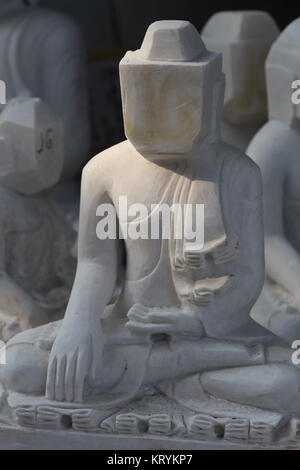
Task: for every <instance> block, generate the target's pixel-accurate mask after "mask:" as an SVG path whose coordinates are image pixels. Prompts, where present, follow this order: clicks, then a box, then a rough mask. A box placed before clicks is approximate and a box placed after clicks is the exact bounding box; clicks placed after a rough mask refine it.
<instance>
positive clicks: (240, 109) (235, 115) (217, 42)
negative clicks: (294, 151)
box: [202, 11, 279, 152]
mask: <svg viewBox="0 0 300 470" xmlns="http://www.w3.org/2000/svg"><path fill="white" fill-rule="evenodd" d="M278 35H279V28H278V27H277V25H276V23H275V21H274V20H273V18H272V17H271V16H270V15H269V13H266V12H264V11H222V12H219V13H216V14H215V15H213V16H212V17H211V18H210V19H209V21H208V22H207V24H206V25H205V27H204V29H203V31H202V39H203V41H204V44H205V45H206V47H207V48H208V49H209V50H211V51H213V52H216V53H222V54H223V70H224V73H225V76H226V90H225V105H224V108H223V120H222V138H223V140H224V141H225V142H227V143H229V144H231V145H234V146H235V147H237V148H239V149H240V150H242V151H243V152H245V151H246V149H247V147H248V145H249V142H250V141H251V139H252V138H253V136H254V135H255V134H256V132H257V131H258V130H259V129H260V127H261V126H262V125H263V124H264V123H265V122H266V121H267V94H266V85H265V73H264V66H265V60H266V57H267V54H268V52H269V50H270V47H271V45H272V43H273V42H274V41H275V39H276V38H277V36H278Z"/></svg>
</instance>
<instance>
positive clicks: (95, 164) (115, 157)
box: [82, 141, 132, 182]
mask: <svg viewBox="0 0 300 470" xmlns="http://www.w3.org/2000/svg"><path fill="white" fill-rule="evenodd" d="M131 159H132V148H131V145H130V144H129V142H128V141H124V142H121V143H119V144H117V145H114V146H113V147H110V148H108V149H106V150H104V151H102V152H100V153H98V155H96V156H95V157H93V158H92V159H91V160H90V161H89V162H88V163H87V164H86V165H85V167H84V169H83V172H82V178H83V179H87V178H88V179H90V180H92V179H94V178H96V179H97V181H98V182H99V181H100V182H104V181H105V180H108V179H109V180H112V178H114V179H115V178H117V177H118V175H119V174H120V173H121V174H122V175H123V176H124V171H126V169H127V171H128V168H130V167H129V166H128V165H130V163H131Z"/></svg>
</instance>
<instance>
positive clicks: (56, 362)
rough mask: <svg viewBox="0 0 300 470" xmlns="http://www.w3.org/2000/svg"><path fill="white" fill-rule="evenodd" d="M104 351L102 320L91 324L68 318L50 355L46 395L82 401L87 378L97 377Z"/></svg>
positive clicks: (59, 399)
mask: <svg viewBox="0 0 300 470" xmlns="http://www.w3.org/2000/svg"><path fill="white" fill-rule="evenodd" d="M101 353H102V333H101V328H100V322H98V323H96V322H95V324H93V325H92V326H91V324H88V325H83V324H82V323H81V322H80V324H78V321H76V322H75V321H69V322H68V321H65V322H64V324H63V326H62V327H61V329H60V331H59V333H58V336H57V338H56V340H55V342H54V345H53V348H52V351H51V354H50V358H49V365H48V375H47V385H46V397H47V398H48V399H49V400H56V401H68V402H73V401H75V402H82V401H83V395H84V385H85V382H86V379H87V378H88V377H89V378H92V379H93V378H95V376H96V371H97V366H98V362H99V359H100V358H101Z"/></svg>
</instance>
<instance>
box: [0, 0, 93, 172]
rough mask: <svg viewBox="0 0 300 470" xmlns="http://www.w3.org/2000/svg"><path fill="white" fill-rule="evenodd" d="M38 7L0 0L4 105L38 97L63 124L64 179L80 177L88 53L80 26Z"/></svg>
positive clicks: (19, 0)
mask: <svg viewBox="0 0 300 470" xmlns="http://www.w3.org/2000/svg"><path fill="white" fill-rule="evenodd" d="M37 3H38V0H28V1H24V0H0V70H1V74H0V79H1V80H3V81H4V82H5V83H6V89H7V100H8V101H9V100H10V99H12V98H15V97H19V96H22V97H24V96H31V97H38V98H40V99H41V100H43V101H44V102H45V103H46V104H47V105H48V106H49V107H50V108H51V109H52V110H53V111H54V112H55V114H57V116H59V117H60V118H61V119H62V120H63V123H64V135H65V159H64V168H63V172H62V177H63V178H65V179H66V178H71V177H72V176H74V175H75V174H76V173H79V172H80V171H81V169H82V168H83V166H84V164H85V163H86V161H87V157H88V150H89V119H88V99H87V84H86V76H85V75H86V63H85V61H86V57H85V56H86V54H85V49H84V45H83V40H82V37H81V33H80V31H79V28H78V26H77V25H76V24H74V22H73V21H72V20H71V19H70V18H68V17H67V16H66V15H63V14H61V13H58V12H54V11H51V10H48V9H46V8H40V7H36V6H35V4H37Z"/></svg>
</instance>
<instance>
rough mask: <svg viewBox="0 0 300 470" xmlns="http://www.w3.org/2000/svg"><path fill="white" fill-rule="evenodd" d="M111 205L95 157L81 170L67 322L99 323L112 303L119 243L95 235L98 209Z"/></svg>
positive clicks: (103, 177)
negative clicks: (76, 239) (77, 225)
mask: <svg viewBox="0 0 300 470" xmlns="http://www.w3.org/2000/svg"><path fill="white" fill-rule="evenodd" d="M109 203H111V201H110V198H109V195H108V191H107V189H106V185H105V176H104V175H103V174H101V164H98V159H97V157H96V158H95V159H93V160H92V161H91V162H90V163H89V164H88V165H87V166H86V167H85V169H84V171H83V175H82V186H81V205H80V221H79V239H78V264H77V270H76V276H75V281H74V285H73V289H72V293H71V297H70V301H69V304H68V307H67V311H66V316H65V318H66V320H68V319H71V318H74V319H78V320H79V321H80V322H83V323H88V322H89V321H92V322H94V321H98V320H99V318H100V314H101V313H102V312H103V310H104V309H105V307H106V305H107V304H108V302H109V301H110V300H111V298H112V296H113V293H114V290H115V287H116V280H117V274H118V241H117V240H116V239H109V238H108V239H106V240H100V239H99V238H98V236H97V234H96V228H97V223H98V222H99V217H98V216H97V208H98V207H99V206H100V205H101V204H109Z"/></svg>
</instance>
